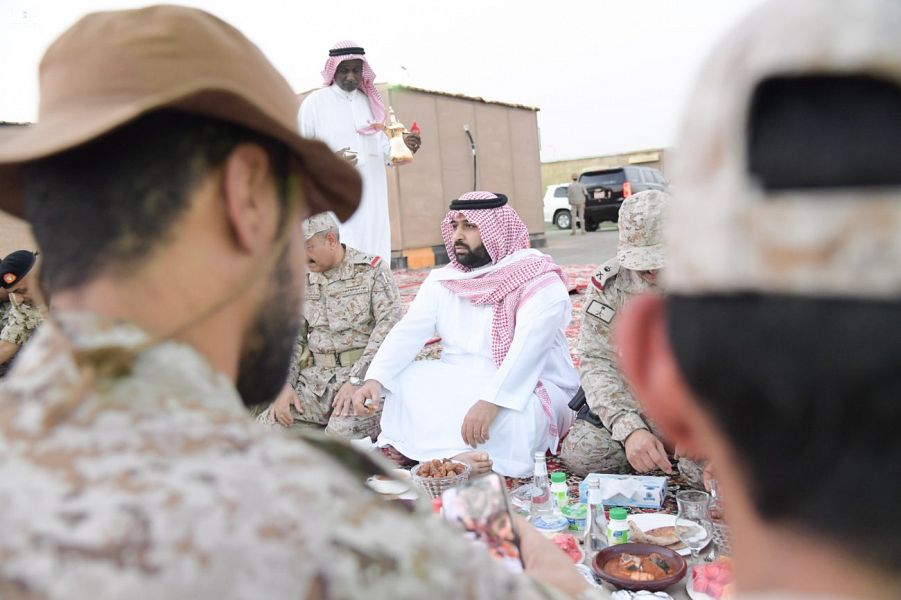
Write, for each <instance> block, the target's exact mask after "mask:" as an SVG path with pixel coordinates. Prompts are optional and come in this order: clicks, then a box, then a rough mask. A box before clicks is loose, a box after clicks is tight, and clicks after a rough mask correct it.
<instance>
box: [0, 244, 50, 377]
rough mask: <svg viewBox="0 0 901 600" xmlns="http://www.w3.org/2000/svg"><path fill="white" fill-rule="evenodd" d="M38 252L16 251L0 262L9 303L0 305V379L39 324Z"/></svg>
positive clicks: (0, 280) (0, 277) (41, 318)
mask: <svg viewBox="0 0 901 600" xmlns="http://www.w3.org/2000/svg"><path fill="white" fill-rule="evenodd" d="M37 257H38V253H37V252H29V251H28V250H16V251H15V252H13V253H11V254H9V255H8V256H7V257H6V258H4V259H3V261H2V262H0V286H2V287H3V289H4V290H5V291H6V292H7V293H8V294H9V300H8V301H5V302H3V303H2V305H0V377H3V376H5V375H6V373H7V371H8V369H9V367H10V365H11V364H12V360H13V358H14V357H15V356H16V353H18V351H19V349H20V348H21V347H22V345H23V344H24V343H25V342H27V341H28V339H29V338H30V337H31V334H32V333H34V330H35V329H37V327H38V325H40V324H41V321H42V320H43V316H42V315H41V311H40V309H39V308H38V307H37V302H38V298H37V292H38V290H37V269H36V264H37Z"/></svg>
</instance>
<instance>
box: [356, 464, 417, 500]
mask: <svg viewBox="0 0 901 600" xmlns="http://www.w3.org/2000/svg"><path fill="white" fill-rule="evenodd" d="M366 483H367V485H369V487H370V488H371V489H372V490H373V491H375V492H378V493H379V494H382V495H383V496H397V497H401V498H402V497H405V496H406V494H408V493H409V492H410V491H411V489H410V488H411V485H412V482H411V481H410V472H409V471H407V470H406V469H391V475H390V476H389V475H373V476H372V477H370V478H369V479H367V480H366ZM412 497H414V498H415V495H414V496H412Z"/></svg>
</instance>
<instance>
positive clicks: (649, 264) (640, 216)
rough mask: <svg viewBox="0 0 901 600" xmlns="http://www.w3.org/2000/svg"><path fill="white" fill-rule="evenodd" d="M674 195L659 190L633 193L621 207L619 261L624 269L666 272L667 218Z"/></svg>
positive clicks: (617, 257) (617, 255)
mask: <svg viewBox="0 0 901 600" xmlns="http://www.w3.org/2000/svg"><path fill="white" fill-rule="evenodd" d="M669 200H670V195H669V194H667V193H666V192H661V191H658V190H646V191H643V192H638V193H637V194H632V195H631V196H629V197H628V198H626V199H625V200H624V201H623V204H622V206H620V208H619V246H618V248H617V252H616V259H617V260H618V261H619V264H620V265H621V266H622V267H623V268H624V269H631V270H633V271H648V270H653V269H662V268H663V264H664V260H663V220H664V219H663V216H664V213H665V211H666V208H667V206H668V205H669Z"/></svg>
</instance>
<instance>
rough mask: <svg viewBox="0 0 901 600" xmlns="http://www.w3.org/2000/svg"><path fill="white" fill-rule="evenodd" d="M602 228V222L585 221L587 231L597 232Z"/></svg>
mask: <svg viewBox="0 0 901 600" xmlns="http://www.w3.org/2000/svg"><path fill="white" fill-rule="evenodd" d="M600 226H601V223H600V221H589V220H588V219H585V231H597V230H598V227H600Z"/></svg>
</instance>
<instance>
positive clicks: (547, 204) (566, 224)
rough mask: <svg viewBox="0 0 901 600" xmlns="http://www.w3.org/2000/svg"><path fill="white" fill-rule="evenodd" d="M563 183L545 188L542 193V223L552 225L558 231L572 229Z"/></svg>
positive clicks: (565, 185)
mask: <svg viewBox="0 0 901 600" xmlns="http://www.w3.org/2000/svg"><path fill="white" fill-rule="evenodd" d="M568 187H569V186H568V185H567V184H565V183H563V184H557V185H549V186H547V191H546V192H545V193H544V222H545V223H553V224H554V225H556V226H557V228H558V229H569V228H570V227H572V213H570V212H569V200H568V199H567V198H566V188H568Z"/></svg>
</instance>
